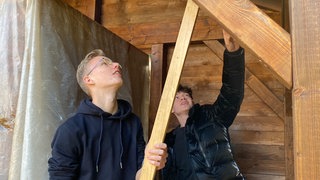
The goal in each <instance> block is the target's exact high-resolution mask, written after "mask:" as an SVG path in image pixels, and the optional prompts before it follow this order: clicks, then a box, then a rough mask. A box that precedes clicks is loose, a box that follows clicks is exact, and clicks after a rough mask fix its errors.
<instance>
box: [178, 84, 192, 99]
mask: <svg viewBox="0 0 320 180" xmlns="http://www.w3.org/2000/svg"><path fill="white" fill-rule="evenodd" d="M177 92H184V93H188V94H189V96H190V97H191V99H193V97H192V90H191V88H190V87H188V86H183V85H181V84H179V86H178V89H177Z"/></svg>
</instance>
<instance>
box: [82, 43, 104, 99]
mask: <svg viewBox="0 0 320 180" xmlns="http://www.w3.org/2000/svg"><path fill="white" fill-rule="evenodd" d="M97 56H105V53H104V52H103V51H102V50H101V49H95V50H92V51H91V52H89V53H88V54H87V55H86V56H85V58H84V59H83V60H82V61H81V62H80V64H79V65H78V69H77V81H78V84H79V86H80V87H81V89H82V90H83V91H84V92H85V93H86V94H87V95H88V96H91V95H90V92H89V89H88V87H87V86H86V84H85V83H84V82H83V77H84V76H85V75H86V73H87V71H88V70H87V65H88V63H89V61H90V60H91V59H93V58H95V57H97Z"/></svg>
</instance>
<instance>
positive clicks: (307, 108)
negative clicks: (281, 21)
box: [289, 0, 320, 179]
mask: <svg viewBox="0 0 320 180" xmlns="http://www.w3.org/2000/svg"><path fill="white" fill-rule="evenodd" d="M289 3H290V22H291V28H290V29H291V38H292V65H293V89H292V105H293V106H292V107H293V113H292V114H293V132H294V136H293V139H294V166H295V179H319V177H320V171H319V169H320V143H319V142H320V121H319V117H320V72H319V69H320V63H319V59H320V26H319V24H320V13H319V11H320V6H319V1H315V0H294V1H289Z"/></svg>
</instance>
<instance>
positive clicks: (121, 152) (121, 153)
mask: <svg viewBox="0 0 320 180" xmlns="http://www.w3.org/2000/svg"><path fill="white" fill-rule="evenodd" d="M120 145H121V151H120V168H121V169H122V155H123V144H122V119H120Z"/></svg>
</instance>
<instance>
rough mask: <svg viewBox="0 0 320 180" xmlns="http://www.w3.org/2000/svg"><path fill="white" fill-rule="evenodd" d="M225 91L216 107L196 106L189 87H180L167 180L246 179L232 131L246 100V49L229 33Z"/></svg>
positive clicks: (169, 142) (170, 136)
mask: <svg viewBox="0 0 320 180" xmlns="http://www.w3.org/2000/svg"><path fill="white" fill-rule="evenodd" d="M223 34H224V41H225V45H226V50H225V52H224V66H223V75H222V87H221V90H220V94H219V96H218V98H217V100H216V101H215V102H214V103H213V104H207V105H199V104H194V103H193V97H192V91H191V89H190V88H189V87H186V86H181V85H179V87H178V90H177V93H176V97H175V100H174V104H173V108H172V113H173V114H174V115H175V116H176V118H177V119H178V121H179V124H180V126H179V127H177V128H176V129H174V130H173V131H171V132H170V133H168V134H167V135H166V138H165V143H167V145H168V154H169V157H168V160H167V163H166V166H165V168H164V169H163V170H162V177H163V179H164V180H171V179H172V180H209V179H210V180H230V179H243V176H242V174H241V173H240V170H239V168H238V165H237V164H236V162H235V161H234V158H233V154H232V151H231V146H230V138H229V133H228V128H229V127H230V126H231V124H232V123H233V121H234V118H235V117H236V115H237V113H238V112H239V109H240V105H241V103H242V100H243V96H244V72H245V69H244V49H243V48H241V47H240V46H239V45H238V44H237V43H236V42H235V41H234V39H233V38H232V37H231V36H230V35H229V34H228V33H227V32H225V31H223Z"/></svg>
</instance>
